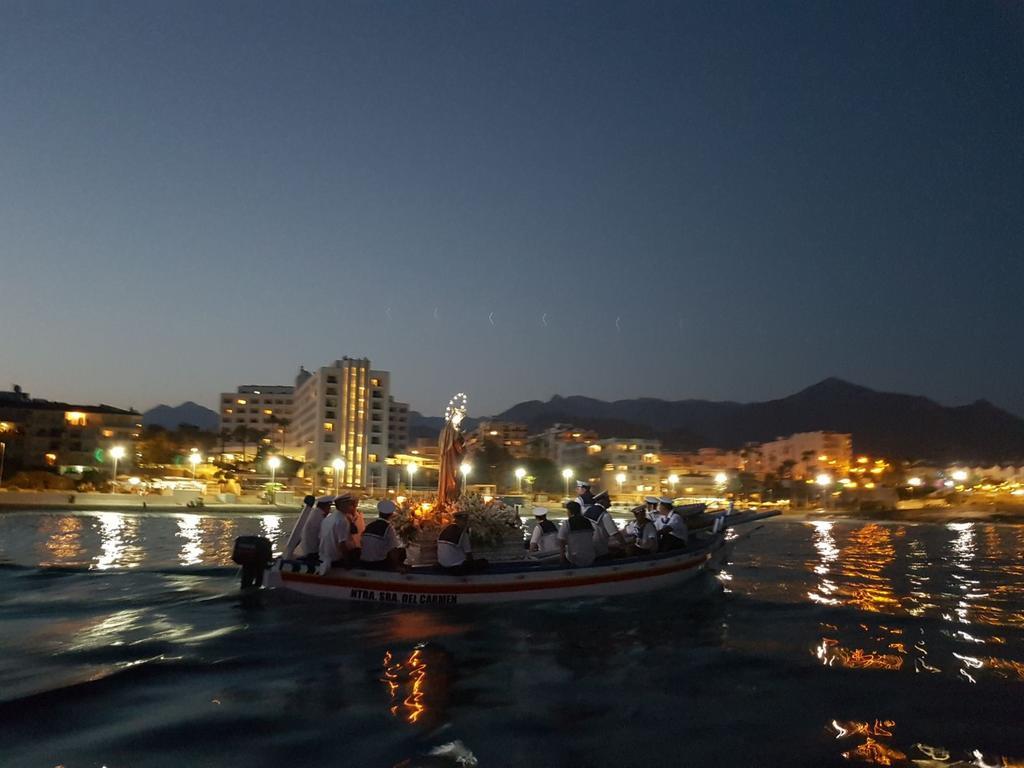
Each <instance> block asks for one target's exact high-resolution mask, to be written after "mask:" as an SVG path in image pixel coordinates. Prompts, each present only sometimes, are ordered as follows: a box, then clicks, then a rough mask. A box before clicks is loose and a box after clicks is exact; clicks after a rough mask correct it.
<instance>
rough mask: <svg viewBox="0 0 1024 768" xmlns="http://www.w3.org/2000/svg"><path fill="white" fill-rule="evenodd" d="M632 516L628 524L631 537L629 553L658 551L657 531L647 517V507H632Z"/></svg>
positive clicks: (652, 552) (650, 553) (639, 553)
mask: <svg viewBox="0 0 1024 768" xmlns="http://www.w3.org/2000/svg"><path fill="white" fill-rule="evenodd" d="M633 518H634V520H633V522H632V523H630V524H629V532H630V534H631V535H632V537H633V540H632V542H630V545H629V554H631V555H653V554H654V553H655V552H657V551H658V531H657V529H656V528H655V527H654V523H652V522H651V521H650V520H649V519H648V517H647V508H646V507H633Z"/></svg>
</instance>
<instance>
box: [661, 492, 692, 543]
mask: <svg viewBox="0 0 1024 768" xmlns="http://www.w3.org/2000/svg"><path fill="white" fill-rule="evenodd" d="M658 511H659V512H661V513H662V514H663V515H665V516H666V521H665V525H664V527H663V528H662V529H661V532H660V534H659V544H660V548H661V549H662V550H670V549H686V539H687V536H689V532H688V531H687V530H686V522H685V521H684V520H683V516H682V515H681V514H679V512H677V511H676V510H675V509H674V508H673V507H672V499H667V498H664V499H660V500H659V503H658Z"/></svg>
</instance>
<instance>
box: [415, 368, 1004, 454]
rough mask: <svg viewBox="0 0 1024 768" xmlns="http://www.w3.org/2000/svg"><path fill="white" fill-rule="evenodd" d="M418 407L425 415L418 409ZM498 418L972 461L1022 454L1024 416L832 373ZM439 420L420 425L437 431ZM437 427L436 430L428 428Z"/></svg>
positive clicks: (563, 404)
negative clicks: (823, 437) (752, 395)
mask: <svg viewBox="0 0 1024 768" xmlns="http://www.w3.org/2000/svg"><path fill="white" fill-rule="evenodd" d="M417 416H418V414H417ZM493 418H495V419H501V420H506V421H517V422H522V423H524V424H527V425H528V426H529V427H530V429H531V430H535V431H540V430H542V429H544V428H545V427H548V426H550V425H551V424H553V423H555V422H559V421H561V422H566V423H570V424H574V425H576V426H579V427H585V428H589V429H595V430H597V431H598V433H600V434H602V435H605V436H608V437H612V436H618V437H645V436H656V437H659V438H661V440H662V441H663V443H664V445H665V447H666V448H674V449H681V450H688V449H694V448H701V447H719V448H738V447H740V446H742V445H743V444H744V443H747V442H759V443H760V442H765V441H767V440H772V439H774V438H776V437H779V436H783V435H790V434H793V433H794V432H809V431H813V430H818V429H824V430H831V431H835V432H849V433H851V434H852V435H853V440H854V449H855V450H856V451H858V452H864V453H872V454H881V455H885V456H888V457H890V458H912V459H929V460H934V461H965V462H967V461H969V462H980V463H991V462H1007V461H1020V460H1024V419H1021V418H1019V417H1017V416H1014V415H1013V414H1011V413H1008V412H1007V411H1004V410H1002V409H1000V408H997V407H996V406H994V405H993V404H992V403H989V402H987V401H985V400H979V401H977V402H975V403H972V404H971V405H965V406H957V407H947V406H942V405H939V404H938V403H936V402H934V401H932V400H929V399H928V398H926V397H920V396H915V395H904V394H894V393H888V392H877V391H875V390H873V389H869V388H868V387H862V386H859V385H857V384H851V383H850V382H847V381H843V380H842V379H836V378H829V379H825V380H824V381H821V382H819V383H817V384H815V385H813V386H811V387H808V388H807V389H804V390H801V391H800V392H797V393H796V394H794V395H790V396H789V397H784V398H781V399H779V400H768V401H765V402H760V403H734V402H714V401H708V400H676V401H668V400H657V399H654V398H637V399H634V400H616V401H615V402H607V401H604V400H595V399H593V398H590V397H580V396H572V397H560V396H557V395H556V396H555V397H553V398H551V399H550V400H548V401H547V402H541V401H540V400H530V401H527V402H523V403H519V404H518V405H514V406H512V407H511V408H509V409H508V410H506V411H503V412H502V413H499V414H497V415H496V416H494V417H493ZM440 423H441V422H440V419H436V426H435V419H432V418H430V417H422V416H420V417H419V418H418V420H416V421H414V424H418V426H419V429H420V430H421V431H423V432H424V433H425V434H433V435H436V434H437V429H438V428H439V427H440ZM431 428H433V429H432V431H431Z"/></svg>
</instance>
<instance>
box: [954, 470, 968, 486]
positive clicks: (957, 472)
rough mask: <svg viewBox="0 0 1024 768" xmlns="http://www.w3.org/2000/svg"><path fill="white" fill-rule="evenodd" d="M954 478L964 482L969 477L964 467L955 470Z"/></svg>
mask: <svg viewBox="0 0 1024 768" xmlns="http://www.w3.org/2000/svg"><path fill="white" fill-rule="evenodd" d="M953 479H954V480H956V481H957V482H958V483H962V482H963V481H964V480H966V479H967V473H966V472H964V471H963V470H962V469H957V470H954V471H953Z"/></svg>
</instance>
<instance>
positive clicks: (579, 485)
mask: <svg viewBox="0 0 1024 768" xmlns="http://www.w3.org/2000/svg"><path fill="white" fill-rule="evenodd" d="M576 487H577V488H589V487H590V481H589V480H577V481H576Z"/></svg>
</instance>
